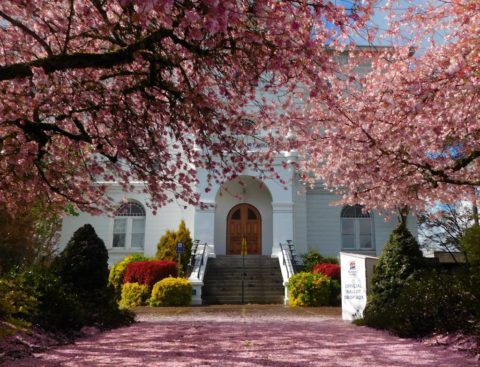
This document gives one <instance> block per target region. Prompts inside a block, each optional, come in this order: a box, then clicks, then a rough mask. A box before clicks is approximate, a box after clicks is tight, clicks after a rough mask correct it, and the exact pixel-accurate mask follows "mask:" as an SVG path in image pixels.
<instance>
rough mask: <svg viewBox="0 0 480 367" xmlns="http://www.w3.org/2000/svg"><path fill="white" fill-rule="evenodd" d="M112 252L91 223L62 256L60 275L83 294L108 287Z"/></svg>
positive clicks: (80, 232) (58, 266)
mask: <svg viewBox="0 0 480 367" xmlns="http://www.w3.org/2000/svg"><path fill="white" fill-rule="evenodd" d="M107 261H108V251H107V249H106V247H105V244H104V243H103V241H102V240H101V239H100V238H99V237H98V236H97V234H96V233H95V230H94V229H93V227H92V226H91V225H90V224H86V225H84V226H83V227H81V228H80V229H78V230H77V231H76V232H75V233H74V234H73V237H72V238H71V239H70V241H69V242H68V244H67V246H66V247H65V249H64V250H63V251H62V253H61V254H60V256H59V257H58V258H57V259H55V261H54V267H55V269H56V273H57V274H58V275H59V276H60V278H61V279H62V281H63V282H64V283H66V284H71V285H73V287H74V288H75V289H76V290H78V291H79V292H86V293H89V292H91V291H93V290H96V289H102V288H105V287H106V286H107V280H108V263H107Z"/></svg>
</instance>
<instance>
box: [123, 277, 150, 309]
mask: <svg viewBox="0 0 480 367" xmlns="http://www.w3.org/2000/svg"><path fill="white" fill-rule="evenodd" d="M149 298H150V289H149V288H148V286H146V285H143V284H138V283H125V284H123V285H122V298H121V299H120V307H126V308H129V307H135V306H144V305H145V304H146V303H147V300H148V299H149Z"/></svg>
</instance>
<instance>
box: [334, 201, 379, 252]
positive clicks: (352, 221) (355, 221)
mask: <svg viewBox="0 0 480 367" xmlns="http://www.w3.org/2000/svg"><path fill="white" fill-rule="evenodd" d="M362 209H363V207H362V206H361V205H354V206H350V205H347V206H345V207H344V208H343V210H342V214H341V221H342V248H343V249H346V250H372V249H373V248H374V247H375V246H374V239H373V220H372V217H371V215H370V213H368V212H364V211H363V210H362Z"/></svg>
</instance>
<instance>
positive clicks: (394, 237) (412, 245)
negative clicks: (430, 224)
mask: <svg viewBox="0 0 480 367" xmlns="http://www.w3.org/2000/svg"><path fill="white" fill-rule="evenodd" d="M424 266H425V263H424V260H423V255H422V252H421V251H420V247H419V245H418V242H417V241H416V239H415V238H414V237H413V236H412V234H411V233H410V232H409V231H408V229H407V228H406V226H405V224H404V223H401V224H399V226H398V227H397V228H395V229H394V230H393V232H392V233H391V234H390V238H389V241H388V242H387V244H386V245H385V247H384V249H383V252H382V254H381V255H380V257H379V259H378V262H377V265H376V266H375V270H374V272H373V276H372V287H371V289H370V294H369V295H368V302H367V306H366V307H365V310H364V312H363V317H364V319H365V324H366V325H368V326H372V327H376V328H380V329H389V328H391V325H392V322H393V319H392V317H393V316H392V315H393V313H392V310H394V309H395V308H396V302H397V299H398V298H399V297H400V294H401V293H402V290H403V287H404V285H405V283H408V282H411V281H413V280H414V279H416V274H417V273H418V271H421V270H422V269H423V267H424Z"/></svg>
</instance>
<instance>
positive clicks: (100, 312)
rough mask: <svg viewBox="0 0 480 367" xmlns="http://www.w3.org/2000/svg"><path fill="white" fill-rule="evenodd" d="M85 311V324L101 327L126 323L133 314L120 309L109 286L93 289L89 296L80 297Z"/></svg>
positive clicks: (131, 319) (111, 326)
mask: <svg viewBox="0 0 480 367" xmlns="http://www.w3.org/2000/svg"><path fill="white" fill-rule="evenodd" d="M82 304H83V308H84V310H85V313H86V316H87V317H86V320H85V325H92V326H97V327H99V328H101V329H110V328H113V327H118V326H123V325H128V324H130V323H132V322H133V321H134V315H133V313H132V312H131V311H129V310H127V309H121V308H120V307H119V305H118V302H117V300H116V299H115V295H114V290H113V288H111V287H106V288H104V289H95V290H93V291H92V292H91V295H90V296H89V297H84V298H83V299H82Z"/></svg>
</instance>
